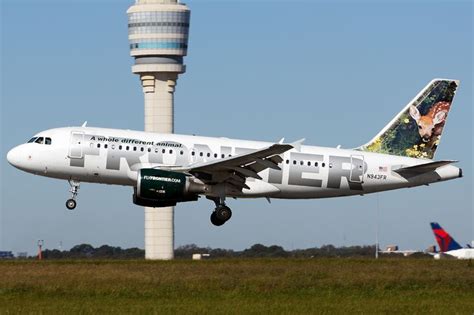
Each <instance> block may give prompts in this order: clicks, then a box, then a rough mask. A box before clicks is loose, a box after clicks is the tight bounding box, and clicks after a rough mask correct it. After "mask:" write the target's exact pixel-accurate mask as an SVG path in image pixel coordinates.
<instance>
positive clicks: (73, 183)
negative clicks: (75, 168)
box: [66, 179, 80, 210]
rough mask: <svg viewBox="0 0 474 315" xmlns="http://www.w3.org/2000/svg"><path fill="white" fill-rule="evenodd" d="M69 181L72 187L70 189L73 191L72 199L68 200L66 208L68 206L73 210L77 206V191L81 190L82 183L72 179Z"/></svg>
mask: <svg viewBox="0 0 474 315" xmlns="http://www.w3.org/2000/svg"><path fill="white" fill-rule="evenodd" d="M68 182H69V185H70V186H71V189H70V190H69V191H70V192H71V199H68V200H67V201H66V208H68V210H73V209H74V208H76V206H77V202H76V197H77V192H78V191H79V187H80V183H79V182H77V181H75V180H72V179H70V180H68Z"/></svg>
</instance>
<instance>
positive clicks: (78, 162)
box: [7, 79, 462, 226]
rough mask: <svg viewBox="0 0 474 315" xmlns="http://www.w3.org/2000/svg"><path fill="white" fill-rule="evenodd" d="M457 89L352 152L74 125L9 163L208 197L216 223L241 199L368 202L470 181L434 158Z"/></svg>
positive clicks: (140, 189) (416, 103)
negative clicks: (377, 195) (390, 193)
mask: <svg viewBox="0 0 474 315" xmlns="http://www.w3.org/2000/svg"><path fill="white" fill-rule="evenodd" d="M458 84H459V82H458V81H454V80H444V79H435V80H433V81H431V82H430V83H429V84H428V85H427V86H426V87H425V88H424V89H423V90H422V91H421V92H420V93H419V94H418V95H417V96H416V97H415V98H414V99H413V100H412V101H411V102H410V103H409V104H408V105H407V106H406V107H405V108H403V110H402V111H401V112H400V113H399V114H398V115H397V116H396V117H395V118H393V120H392V121H390V122H389V123H388V124H387V126H385V128H383V129H382V130H381V131H380V132H379V133H378V134H377V135H376V136H375V137H374V138H373V139H372V140H371V141H369V142H368V143H367V144H365V145H362V146H360V147H358V148H355V149H351V150H347V149H341V148H339V147H338V148H325V147H317V146H306V145H302V140H300V141H297V142H294V143H284V141H283V140H281V141H280V142H278V143H267V142H257V141H244V140H233V139H227V138H209V137H198V136H188V135H177V134H156V133H147V132H141V131H130V130H118V129H103V128H93V127H86V126H85V124H84V125H83V126H82V127H67V128H57V129H50V130H46V131H42V132H40V133H38V134H36V135H35V136H34V137H33V138H31V140H29V141H28V142H27V143H25V144H21V145H19V146H17V147H15V148H13V149H12V150H10V151H9V152H8V156H7V159H8V162H9V163H10V164H12V165H13V166H15V167H16V168H18V169H20V170H23V171H25V172H29V173H33V174H36V175H41V176H46V177H52V178H58V179H64V180H68V181H69V184H70V185H71V192H72V197H71V199H69V200H68V201H67V202H66V206H67V208H68V209H74V208H75V207H76V197H77V192H78V189H79V183H80V182H91V183H102V184H115V185H127V186H131V187H133V191H134V193H133V202H134V203H135V204H137V205H141V206H148V207H166V206H173V205H176V203H179V202H185V201H195V200H197V199H198V198H199V196H206V197H207V198H208V199H210V200H212V201H214V202H215V205H216V207H215V209H214V211H212V214H211V221H212V223H213V224H214V225H218V226H219V225H222V224H224V223H225V222H226V221H227V220H229V219H230V217H231V215H232V212H231V210H230V208H229V207H228V206H227V205H226V203H225V201H226V198H227V197H233V198H259V197H260V198H267V199H268V200H270V198H285V199H300V198H301V199H303V198H304V199H309V198H328V197H341V196H350V195H364V194H368V193H374V192H380V191H385V190H392V189H399V188H407V187H414V186H420V185H428V184H430V183H436V182H439V181H445V180H450V179H454V178H458V177H462V170H461V169H460V168H457V167H455V166H453V165H451V164H452V163H453V162H455V161H451V160H449V161H434V160H433V158H434V154H435V151H436V148H437V147H438V144H439V141H440V138H441V134H442V131H443V127H444V125H445V123H446V119H447V116H448V113H449V110H450V107H451V104H452V101H453V98H454V94H455V92H456V89H457V87H458Z"/></svg>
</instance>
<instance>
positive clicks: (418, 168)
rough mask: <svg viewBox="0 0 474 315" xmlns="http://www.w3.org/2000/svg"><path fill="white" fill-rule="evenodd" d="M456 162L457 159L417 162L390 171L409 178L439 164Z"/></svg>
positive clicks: (426, 171)
mask: <svg viewBox="0 0 474 315" xmlns="http://www.w3.org/2000/svg"><path fill="white" fill-rule="evenodd" d="M456 162H457V161H450V160H445V161H435V162H429V163H424V164H419V165H415V166H409V167H400V168H397V169H394V170H392V171H394V172H395V173H398V174H400V175H401V176H403V177H405V178H410V177H414V176H417V175H421V174H424V173H429V172H433V171H435V170H436V169H437V168H439V167H441V166H445V165H448V164H452V163H456Z"/></svg>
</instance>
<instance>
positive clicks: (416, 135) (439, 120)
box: [358, 79, 459, 159]
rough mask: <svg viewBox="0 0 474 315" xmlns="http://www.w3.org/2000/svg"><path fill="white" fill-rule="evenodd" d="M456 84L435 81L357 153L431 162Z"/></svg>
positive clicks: (457, 82) (442, 80) (444, 80)
mask: <svg viewBox="0 0 474 315" xmlns="http://www.w3.org/2000/svg"><path fill="white" fill-rule="evenodd" d="M458 86H459V81H456V80H448V79H434V80H433V81H431V82H430V83H429V84H428V85H427V86H426V87H425V88H424V89H423V90H422V91H421V92H420V93H419V94H418V95H417V96H416V97H415V98H414V99H413V100H412V101H411V102H410V103H408V104H407V105H406V106H405V108H404V109H403V110H402V111H401V112H400V113H399V114H398V115H397V116H395V118H394V119H393V120H392V121H391V122H389V123H388V124H387V125H386V126H385V127H384V128H383V129H382V130H381V131H380V132H379V133H378V134H377V135H376V136H375V137H374V138H373V139H372V140H371V141H369V142H368V143H367V144H365V145H363V146H361V147H359V148H358V149H359V150H362V151H369V152H376V153H386V154H391V155H399V156H409V157H414V158H424V159H433V157H434V155H435V152H436V148H437V147H438V145H439V142H440V139H441V134H442V132H443V128H444V125H445V123H446V119H447V117H448V113H449V110H450V108H451V104H452V102H453V98H454V95H455V93H456V89H457V88H458Z"/></svg>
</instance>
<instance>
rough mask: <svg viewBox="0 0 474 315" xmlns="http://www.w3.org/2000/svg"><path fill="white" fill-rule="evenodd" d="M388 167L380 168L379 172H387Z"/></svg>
mask: <svg viewBox="0 0 474 315" xmlns="http://www.w3.org/2000/svg"><path fill="white" fill-rule="evenodd" d="M386 171H387V167H386V166H379V172H386Z"/></svg>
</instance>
